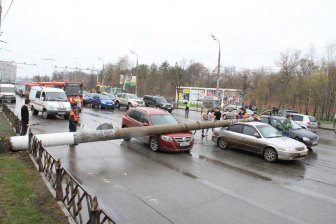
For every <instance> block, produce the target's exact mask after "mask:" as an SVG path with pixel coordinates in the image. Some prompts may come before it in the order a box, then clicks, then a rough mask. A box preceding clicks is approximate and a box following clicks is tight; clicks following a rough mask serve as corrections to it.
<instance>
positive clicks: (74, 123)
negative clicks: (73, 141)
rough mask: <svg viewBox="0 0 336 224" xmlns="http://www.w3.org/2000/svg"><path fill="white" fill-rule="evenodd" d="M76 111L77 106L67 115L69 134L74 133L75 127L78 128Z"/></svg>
mask: <svg viewBox="0 0 336 224" xmlns="http://www.w3.org/2000/svg"><path fill="white" fill-rule="evenodd" d="M78 120H79V116H78V111H77V106H73V107H72V111H71V112H70V115H69V131H70V132H76V130H77V126H78Z"/></svg>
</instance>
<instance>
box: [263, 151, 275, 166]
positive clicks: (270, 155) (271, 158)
mask: <svg viewBox="0 0 336 224" xmlns="http://www.w3.org/2000/svg"><path fill="white" fill-rule="evenodd" d="M263 156H264V159H265V160H266V161H267V162H270V163H273V162H275V161H276V160H277V159H278V153H277V152H276V151H275V149H273V148H266V149H265V150H264V154H263Z"/></svg>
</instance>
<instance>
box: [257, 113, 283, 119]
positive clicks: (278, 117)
mask: <svg viewBox="0 0 336 224" xmlns="http://www.w3.org/2000/svg"><path fill="white" fill-rule="evenodd" d="M260 117H261V118H263V117H271V118H274V119H277V120H285V119H286V117H283V116H273V115H271V116H270V115H267V114H265V115H261V116H260Z"/></svg>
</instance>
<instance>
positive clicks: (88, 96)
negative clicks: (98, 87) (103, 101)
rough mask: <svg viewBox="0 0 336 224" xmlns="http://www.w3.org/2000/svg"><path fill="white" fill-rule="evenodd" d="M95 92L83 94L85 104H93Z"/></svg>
mask: <svg viewBox="0 0 336 224" xmlns="http://www.w3.org/2000/svg"><path fill="white" fill-rule="evenodd" d="M93 95H94V93H86V94H84V95H83V105H87V104H91V100H92V96H93Z"/></svg>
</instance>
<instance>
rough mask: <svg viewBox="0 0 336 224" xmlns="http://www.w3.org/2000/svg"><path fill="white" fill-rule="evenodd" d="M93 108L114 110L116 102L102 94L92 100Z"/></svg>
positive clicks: (95, 95)
mask: <svg viewBox="0 0 336 224" xmlns="http://www.w3.org/2000/svg"><path fill="white" fill-rule="evenodd" d="M91 106H92V107H98V108H99V109H102V108H105V109H108V108H112V109H114V101H113V100H111V99H110V98H109V97H108V96H106V95H102V94H94V95H93V97H92V100H91Z"/></svg>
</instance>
